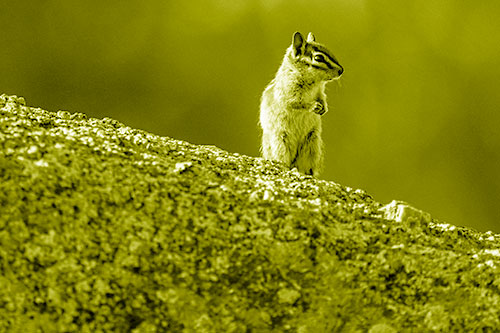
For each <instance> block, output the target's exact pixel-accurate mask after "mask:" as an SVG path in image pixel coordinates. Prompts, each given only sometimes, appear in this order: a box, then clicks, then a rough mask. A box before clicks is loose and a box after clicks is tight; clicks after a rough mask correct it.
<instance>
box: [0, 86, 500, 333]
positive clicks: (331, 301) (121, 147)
mask: <svg viewBox="0 0 500 333" xmlns="http://www.w3.org/2000/svg"><path fill="white" fill-rule="evenodd" d="M0 114H1V117H0V259H1V261H0V286H1V288H0V331H1V332H4V331H7V332H31V331H33V332H35V331H44V332H96V331H105V332H146V331H147V332H165V331H168V332H245V331H259V332H269V331H274V332H283V331H290V332H293V331H297V332H353V331H361V332H366V331H371V332H381V331H383V330H386V329H387V330H389V331H391V330H392V331H397V332H400V331H432V330H441V329H445V330H449V331H498V330H500V322H499V317H498V314H497V311H496V310H495V309H497V308H498V304H499V303H500V292H499V290H500V278H499V277H498V276H499V274H498V270H499V265H500V256H499V255H498V253H499V249H500V237H499V236H498V235H494V234H492V233H479V232H476V231H474V230H471V229H468V228H463V227H457V226H453V225H451V224H446V223H442V222H440V221H437V220H434V219H432V218H431V217H430V216H429V215H428V214H426V213H423V212H422V211H420V210H417V209H414V208H412V207H410V206H409V205H407V204H402V203H399V202H396V203H393V204H392V205H389V206H386V207H383V205H382V204H380V203H378V202H376V201H375V200H374V199H373V198H372V197H371V196H370V195H368V194H367V193H366V192H364V191H362V190H356V189H351V188H347V187H344V186H341V185H339V184H336V183H333V182H328V181H323V180H318V179H314V178H312V177H308V176H305V175H303V174H300V173H298V172H297V171H296V170H288V169H287V168H285V167H284V166H283V165H281V164H279V163H275V162H269V161H264V160H263V159H261V158H255V157H249V156H244V155H239V154H230V153H228V152H226V151H224V150H221V149H219V148H217V147H213V146H199V145H193V144H189V143H187V142H183V141H179V140H175V139H171V138H168V137H160V136H157V135H153V134H150V133H147V132H145V131H140V130H137V129H133V128H131V127H127V126H125V125H123V124H121V123H120V122H118V121H116V120H113V119H109V118H105V119H102V120H100V119H95V118H88V117H87V116H85V115H84V114H81V113H71V111H60V112H57V113H56V112H48V111H45V110H42V109H39V108H32V107H28V106H26V103H25V101H24V99H22V98H20V97H17V96H6V95H2V96H0Z"/></svg>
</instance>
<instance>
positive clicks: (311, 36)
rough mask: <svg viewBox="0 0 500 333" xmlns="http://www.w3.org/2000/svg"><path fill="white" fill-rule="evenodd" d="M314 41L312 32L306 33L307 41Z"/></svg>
mask: <svg viewBox="0 0 500 333" xmlns="http://www.w3.org/2000/svg"><path fill="white" fill-rule="evenodd" d="M315 41H316V37H314V35H313V33H312V32H310V33H309V35H307V42H308V43H310V42H315Z"/></svg>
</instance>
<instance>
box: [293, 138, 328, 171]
mask: <svg viewBox="0 0 500 333" xmlns="http://www.w3.org/2000/svg"><path fill="white" fill-rule="evenodd" d="M322 155H323V142H322V140H321V136H320V134H319V132H318V130H317V129H312V130H311V131H310V132H309V133H308V134H307V135H306V137H305V139H304V141H303V142H302V144H301V146H300V147H299V151H298V156H297V162H296V164H297V167H298V169H299V171H301V172H303V173H305V174H307V175H318V173H319V171H320V170H319V169H320V166H321V162H322V158H323V156H322Z"/></svg>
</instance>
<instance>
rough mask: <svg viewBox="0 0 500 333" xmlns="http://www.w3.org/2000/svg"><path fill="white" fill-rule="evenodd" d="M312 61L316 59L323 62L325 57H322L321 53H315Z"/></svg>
mask: <svg viewBox="0 0 500 333" xmlns="http://www.w3.org/2000/svg"><path fill="white" fill-rule="evenodd" d="M314 61H317V62H325V57H323V55H322V54H316V55H315V56H314Z"/></svg>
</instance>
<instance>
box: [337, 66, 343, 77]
mask: <svg viewBox="0 0 500 333" xmlns="http://www.w3.org/2000/svg"><path fill="white" fill-rule="evenodd" d="M337 73H339V76H340V75H342V73H344V69H343V68H342V67H340V68H339V70H338V71H337Z"/></svg>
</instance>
